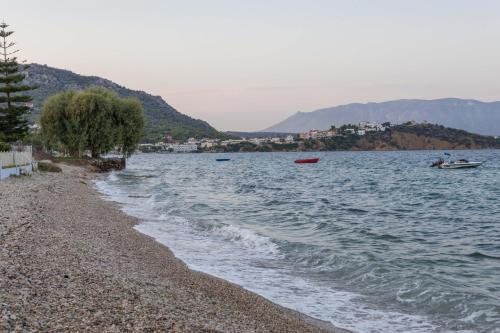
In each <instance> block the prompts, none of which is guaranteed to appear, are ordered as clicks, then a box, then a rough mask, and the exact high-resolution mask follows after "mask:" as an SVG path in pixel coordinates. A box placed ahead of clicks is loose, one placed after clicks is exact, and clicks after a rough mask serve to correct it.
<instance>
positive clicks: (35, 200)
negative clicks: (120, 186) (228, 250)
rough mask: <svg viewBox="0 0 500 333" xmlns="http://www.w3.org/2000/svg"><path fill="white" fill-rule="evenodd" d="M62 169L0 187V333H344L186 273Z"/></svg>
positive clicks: (78, 172)
mask: <svg viewBox="0 0 500 333" xmlns="http://www.w3.org/2000/svg"><path fill="white" fill-rule="evenodd" d="M61 167H62V169H63V173H57V174H53V173H36V174H34V175H33V176H32V177H20V178H11V179H9V180H7V181H4V182H2V183H0V201H1V202H2V210H1V211H0V220H1V221H2V223H1V224H0V234H1V236H2V237H1V238H0V248H1V252H0V269H1V271H2V274H1V275H0V290H1V291H0V318H1V319H0V331H3V330H5V331H16V330H19V331H33V330H35V331H90V332H115V331H116V332H122V331H163V332H348V331H346V330H342V329H338V328H335V327H334V326H333V325H331V324H330V323H326V322H323V321H320V320H317V319H314V318H311V317H308V316H306V315H304V314H301V313H298V312H296V311H293V310H290V309H287V308H284V307H282V306H279V305H277V304H275V303H272V302H271V301H269V300H267V299H265V298H263V297H261V296H259V295H257V294H254V293H252V292H250V291H247V290H245V289H244V288H242V287H240V286H238V285H235V284H233V283H230V282H227V281H225V280H223V279H220V278H217V277H213V276H211V275H208V274H205V273H201V272H197V271H193V270H190V269H189V268H188V267H187V266H186V265H185V264H184V263H183V262H182V261H180V260H179V259H177V258H176V257H175V255H174V254H173V253H172V252H171V251H170V250H169V249H168V248H167V247H165V246H163V245H162V244H160V243H158V242H156V241H155V240H154V239H153V238H151V237H149V236H146V235H144V234H142V233H140V232H139V231H136V230H135V229H134V228H133V226H134V225H136V224H137V223H139V222H140V221H139V220H138V219H136V218H133V217H131V216H128V215H126V214H125V213H123V212H122V211H121V210H120V209H119V207H118V204H116V203H113V202H109V201H105V200H104V199H102V198H101V195H100V194H99V193H98V192H97V190H96V189H95V188H94V187H93V185H92V180H93V179H94V178H96V175H95V174H91V173H89V172H87V171H86V170H85V169H83V168H81V167H74V166H67V165H61Z"/></svg>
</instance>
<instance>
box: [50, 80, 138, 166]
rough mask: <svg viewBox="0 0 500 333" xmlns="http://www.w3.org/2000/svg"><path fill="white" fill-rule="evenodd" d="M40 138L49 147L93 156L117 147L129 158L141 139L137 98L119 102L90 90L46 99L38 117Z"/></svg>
mask: <svg viewBox="0 0 500 333" xmlns="http://www.w3.org/2000/svg"><path fill="white" fill-rule="evenodd" d="M41 125H42V135H43V137H44V139H45V143H46V145H47V146H48V147H51V148H56V149H60V148H61V147H62V148H63V149H64V150H67V151H68V152H69V153H70V154H71V155H72V156H81V155H82V153H83V151H85V150H90V152H91V155H92V157H94V158H97V157H99V155H100V154H104V153H107V152H109V151H111V150H112V149H113V148H114V147H116V146H118V147H119V148H120V149H121V151H122V152H123V154H124V155H125V156H129V155H130V154H131V153H133V151H134V150H135V148H136V147H137V144H138V142H139V140H140V138H141V137H142V131H143V128H144V117H143V111H142V106H141V104H140V103H139V101H138V100H137V99H133V98H127V99H122V98H120V97H118V95H117V94H116V93H114V92H112V91H110V90H107V89H105V88H101V87H91V88H88V89H86V90H84V91H78V92H75V91H68V92H63V93H59V94H56V95H54V96H51V97H49V98H48V99H47V100H46V101H45V103H44V107H43V112H42V116H41Z"/></svg>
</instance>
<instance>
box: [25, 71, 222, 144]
mask: <svg viewBox="0 0 500 333" xmlns="http://www.w3.org/2000/svg"><path fill="white" fill-rule="evenodd" d="M27 81H28V83H30V84H34V85H38V86H39V88H38V89H36V90H34V91H33V92H32V96H33V98H34V101H33V104H34V105H33V108H34V109H33V112H32V115H31V120H36V119H37V118H38V116H39V115H40V112H41V109H42V104H43V101H44V100H45V99H46V98H47V97H48V96H50V95H52V94H55V93H57V92H60V91H64V90H70V89H76V90H81V89H85V88H87V87H89V86H92V85H97V86H102V87H105V88H108V89H111V90H113V91H115V92H116V93H117V94H118V95H120V96H121V97H137V98H138V99H139V100H140V101H141V103H142V105H143V107H144V115H145V139H150V140H155V139H157V138H161V137H163V135H164V134H165V133H170V134H171V135H172V136H173V137H174V138H175V139H187V138H189V137H197V138H201V137H208V138H225V137H226V135H225V134H223V133H220V132H218V131H217V130H216V129H214V128H213V127H212V126H210V125H209V124H208V123H207V122H205V121H203V120H199V119H194V118H191V117H189V116H186V115H184V114H182V113H180V112H178V111H177V110H175V109H174V108H173V107H172V106H170V105H169V104H168V103H167V102H165V101H164V100H163V99H162V98H161V97H160V96H153V95H150V94H148V93H145V92H144V91H136V90H131V89H127V88H125V87H123V86H120V85H118V84H116V83H114V82H112V81H109V80H106V79H103V78H100V77H97V76H83V75H78V74H76V73H73V72H71V71H67V70H62V69H58V68H53V67H49V66H46V65H38V64H32V65H31V67H30V69H29V72H28V79H27Z"/></svg>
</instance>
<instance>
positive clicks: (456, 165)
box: [438, 160, 483, 169]
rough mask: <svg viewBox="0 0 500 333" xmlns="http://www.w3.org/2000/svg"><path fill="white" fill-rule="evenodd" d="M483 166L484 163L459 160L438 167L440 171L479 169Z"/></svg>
mask: <svg viewBox="0 0 500 333" xmlns="http://www.w3.org/2000/svg"><path fill="white" fill-rule="evenodd" d="M481 164H483V162H472V161H467V160H458V161H451V162H443V163H441V164H439V165H438V168H440V169H465V168H477V167H478V166H480V165H481Z"/></svg>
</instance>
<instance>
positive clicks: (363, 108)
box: [263, 98, 500, 135]
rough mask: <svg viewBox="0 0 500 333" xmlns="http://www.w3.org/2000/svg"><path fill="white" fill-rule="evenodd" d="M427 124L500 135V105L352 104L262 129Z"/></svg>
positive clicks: (413, 101) (460, 102)
mask: <svg viewBox="0 0 500 333" xmlns="http://www.w3.org/2000/svg"><path fill="white" fill-rule="evenodd" d="M411 120H415V121H417V122H424V121H427V122H429V123H433V124H440V125H444V126H447V127H451V128H458V129H463V130H466V131H468V132H472V133H478V134H483V135H500V102H481V101H476V100H464V99H458V98H443V99H435V100H418V99H402V100H396V101H389V102H382V103H366V104H361V103H354V104H347V105H341V106H336V107H331V108H325V109H320V110H316V111H313V112H297V113H296V114H294V115H292V116H291V117H289V118H288V119H286V120H284V121H282V122H280V123H278V124H276V125H274V126H271V127H269V128H266V129H265V130H263V131H265V132H287V133H288V132H294V133H298V132H305V131H308V130H311V129H318V130H326V129H328V128H330V126H331V125H335V126H337V127H338V126H341V125H344V124H350V123H359V122H361V121H375V122H380V123H382V122H387V121H388V122H391V123H395V124H401V123H404V122H407V121H411Z"/></svg>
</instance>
